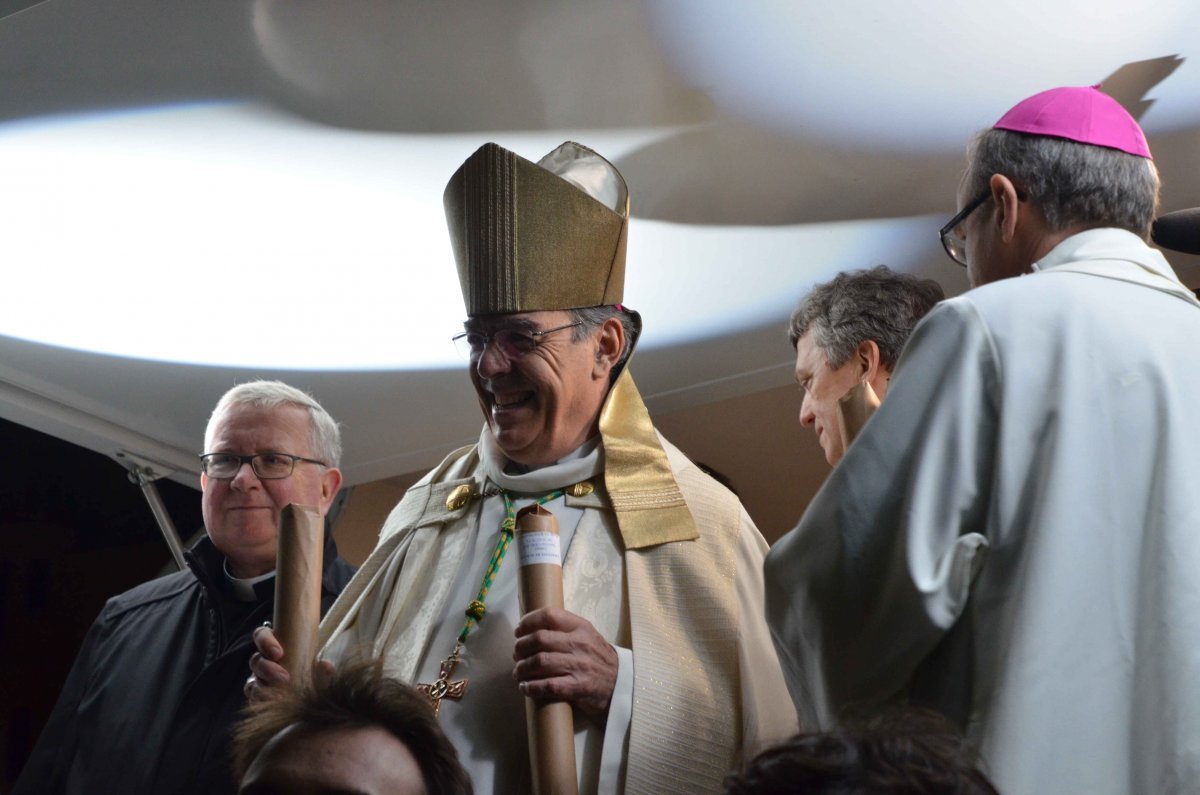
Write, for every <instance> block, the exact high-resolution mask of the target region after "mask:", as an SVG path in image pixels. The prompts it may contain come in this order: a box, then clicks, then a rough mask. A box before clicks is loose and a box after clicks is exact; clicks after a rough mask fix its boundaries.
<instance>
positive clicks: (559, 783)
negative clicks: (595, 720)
mask: <svg viewBox="0 0 1200 795" xmlns="http://www.w3.org/2000/svg"><path fill="white" fill-rule="evenodd" d="M516 542H517V552H518V554H519V556H520V560H521V568H520V571H519V573H518V576H519V578H520V597H521V613H522V615H524V614H525V613H528V612H530V611H532V610H537V609H539V608H542V607H562V606H563V582H562V549H561V546H560V544H559V538H558V522H556V521H555V520H554V514H552V513H550V512H549V511H547V510H546V509H545V508H543V507H542V506H540V505H530V506H529V507H528V508H523V509H521V511H519V512H518V513H517V530H516ZM525 722H526V725H527V727H528V729H529V763H530V769H531V770H532V771H533V791H534V793H535V795H576V793H577V792H578V783H577V779H576V776H575V719H574V716H573V715H572V713H571V705H570V704H568V703H566V702H564V701H554V702H544V703H539V702H536V701H534V700H533V699H530V698H527V699H525Z"/></svg>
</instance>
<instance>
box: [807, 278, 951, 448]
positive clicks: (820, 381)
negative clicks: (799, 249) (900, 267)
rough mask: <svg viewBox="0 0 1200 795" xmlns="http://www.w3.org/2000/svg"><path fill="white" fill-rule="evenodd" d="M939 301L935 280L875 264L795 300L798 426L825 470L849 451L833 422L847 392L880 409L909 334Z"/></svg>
mask: <svg viewBox="0 0 1200 795" xmlns="http://www.w3.org/2000/svg"><path fill="white" fill-rule="evenodd" d="M943 298H945V294H944V293H943V292H942V287H941V285H939V284H938V283H937V282H935V281H933V280H932V279H918V278H917V277H915V276H910V275H909V274H906V273H896V272H895V271H893V270H891V269H890V268H888V267H887V266H886V265H877V266H875V267H874V268H871V269H870V270H861V271H846V272H843V273H839V274H838V275H837V276H835V277H833V279H831V280H830V281H828V282H825V283H824V284H818V285H817V286H816V287H814V288H813V289H812V291H811V292H810V293H809V294H808V295H806V296H805V297H804V298H803V299H802V300H801V301H800V305H799V306H798V307H797V308H796V311H795V312H793V313H792V319H791V322H790V324H789V326H788V339H790V340H791V342H792V347H793V348H794V349H795V350H796V383H797V384H799V386H800V391H801V393H802V394H803V398H802V399H801V403H800V424H801V425H802V426H805V427H812V429H813V433H815V434H816V435H817V442H818V443H819V444H820V445H821V449H822V450H824V451H825V460H826V461H828V462H829V465H830V466H834V465H835V464H837V462H838V461H840V460H842V456H843V455H845V454H846V447H847V446H848V444H849V440H847V439H843V438H842V428H843V426H844V425H845V422H844V420H843V421H839V417H838V415H839V412H841V413H844V412H845V410H846V409H845V406H844V404H845V402H847V401H848V400H849V399H851V393H852V391H853V390H855V389H856V388H857V389H860V390H862V391H863V393H864V394H863V395H861V396H860V397H859V399H860V400H862V401H864V402H865V403H867V404H868V405H869V406H870V407H871V408H872V409H873V408H875V407H877V406H878V405H879V402H880V401H882V400H883V398H884V396H885V395H887V388H888V382H890V381H891V378H892V371H893V370H894V369H895V368H896V362H897V361H898V360H899V359H900V351H902V350H903V349H904V343H905V342H906V341H907V340H908V335H909V334H911V333H912V330H913V328H914V327H915V326H916V325H917V322H918V321H919V320H920V319H921V318H923V317H925V314H926V313H927V312H929V310H930V309H932V308H933V306H934V304H936V303H937V302H938V301H941V300H942V299H943Z"/></svg>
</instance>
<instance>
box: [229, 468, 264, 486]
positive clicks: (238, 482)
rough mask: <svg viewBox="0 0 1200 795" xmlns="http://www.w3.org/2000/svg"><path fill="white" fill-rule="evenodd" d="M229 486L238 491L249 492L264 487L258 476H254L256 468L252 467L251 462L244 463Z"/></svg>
mask: <svg viewBox="0 0 1200 795" xmlns="http://www.w3.org/2000/svg"><path fill="white" fill-rule="evenodd" d="M229 485H230V486H231V487H232V488H235V489H237V490H238V491H248V490H249V489H252V488H256V487H258V486H261V485H262V481H261V480H259V479H258V475H256V474H254V467H252V466H250V462H249V461H243V462H242V465H241V466H240V467H238V471H237V474H236V475H234V476H233V479H232V480H230V481H229Z"/></svg>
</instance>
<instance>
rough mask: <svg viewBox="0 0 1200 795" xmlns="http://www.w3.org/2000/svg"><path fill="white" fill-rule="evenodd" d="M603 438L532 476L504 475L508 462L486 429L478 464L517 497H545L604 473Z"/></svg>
mask: <svg viewBox="0 0 1200 795" xmlns="http://www.w3.org/2000/svg"><path fill="white" fill-rule="evenodd" d="M601 453H602V448H601V446H600V436H599V435H596V436H593V437H592V438H591V439H588V440H587V441H586V442H584V443H583V444H581V445H580V446H579V447H577V448H576V449H575V450H573V451H572V452H570V453H568V454H567V455H565V456H563V457H562V458H560V459H559V460H557V461H555V462H554V463H553V464H547V465H546V466H544V467H539V468H538V469H534V470H532V471H530V472H524V473H521V474H514V473H511V472H505V471H504V468H505V467H506V466H508V464H509V460H508V458H507V457H505V455H504V453H503V452H502V451H501V450H500V448H499V447H498V446H497V445H496V440H495V438H494V437H493V436H492V432H491V430H490V429H489V428H488V426H487V425H484V426H483V432H482V433H481V434H480V435H479V461H480V466H481V469H482V471H483V474H484V476H485V477H486V478H487V479H488V480H489V481H491V482H492V483H494V484H496V485H497V486H499V487H500V488H502V489H504V490H505V491H511V492H514V493H516V494H544V493H546V492H549V491H553V490H555V489H561V488H563V487H564V486H570V485H571V484H573V483H578V482H579V481H581V480H588V479H589V478H594V477H596V476H597V475H599V474H600V473H601V472H602V471H603V470H604V465H603V458H604V457H603V455H602V454H601Z"/></svg>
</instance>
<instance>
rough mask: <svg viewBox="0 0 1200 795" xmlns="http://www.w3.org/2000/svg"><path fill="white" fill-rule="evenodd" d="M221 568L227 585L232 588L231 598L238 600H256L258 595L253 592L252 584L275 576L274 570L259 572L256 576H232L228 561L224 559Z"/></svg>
mask: <svg viewBox="0 0 1200 795" xmlns="http://www.w3.org/2000/svg"><path fill="white" fill-rule="evenodd" d="M222 568H223V569H224V571H225V580H226V581H227V582H228V583H229V587H230V588H232V589H233V598H234V599H237V600H238V601H239V602H257V601H258V595H257V594H255V593H254V586H255V585H257V584H259V583H260V582H265V581H267V580H269V579H271V578H272V577H274V576H275V572H274V571H268V572H267V573H266V574H260V575H258V576H257V577H246V578H242V577H234V576H233V574H231V573H230V571H229V561H225V563H224V565H223V566H222Z"/></svg>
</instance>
